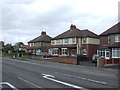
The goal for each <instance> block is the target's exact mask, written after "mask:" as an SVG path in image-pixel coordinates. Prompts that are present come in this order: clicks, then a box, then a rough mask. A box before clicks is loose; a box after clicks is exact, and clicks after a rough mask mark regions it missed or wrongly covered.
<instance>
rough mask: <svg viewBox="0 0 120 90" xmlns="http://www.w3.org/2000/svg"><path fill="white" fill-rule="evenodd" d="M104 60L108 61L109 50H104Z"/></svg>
mask: <svg viewBox="0 0 120 90" xmlns="http://www.w3.org/2000/svg"><path fill="white" fill-rule="evenodd" d="M105 58H106V59H109V58H110V51H109V49H106V50H105Z"/></svg>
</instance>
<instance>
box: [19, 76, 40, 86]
mask: <svg viewBox="0 0 120 90" xmlns="http://www.w3.org/2000/svg"><path fill="white" fill-rule="evenodd" d="M18 78H19V79H20V80H23V81H24V82H27V83H29V84H31V85H33V86H35V87H37V88H42V87H40V86H38V85H36V84H34V83H31V82H29V81H27V80H25V79H23V78H21V77H18Z"/></svg>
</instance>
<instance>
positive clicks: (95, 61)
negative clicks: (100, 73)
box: [92, 54, 100, 63]
mask: <svg viewBox="0 0 120 90" xmlns="http://www.w3.org/2000/svg"><path fill="white" fill-rule="evenodd" d="M98 58H100V55H98V54H93V56H92V63H97V59H98Z"/></svg>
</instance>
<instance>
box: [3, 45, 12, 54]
mask: <svg viewBox="0 0 120 90" xmlns="http://www.w3.org/2000/svg"><path fill="white" fill-rule="evenodd" d="M13 51H14V47H13V46H12V45H11V44H9V43H8V44H6V45H5V46H4V48H3V52H5V53H10V52H13Z"/></svg>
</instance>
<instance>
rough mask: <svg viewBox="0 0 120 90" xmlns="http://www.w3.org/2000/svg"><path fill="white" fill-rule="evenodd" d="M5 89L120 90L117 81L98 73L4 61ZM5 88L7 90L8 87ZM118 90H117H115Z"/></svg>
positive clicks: (9, 60) (2, 83) (114, 78)
mask: <svg viewBox="0 0 120 90" xmlns="http://www.w3.org/2000/svg"><path fill="white" fill-rule="evenodd" d="M0 84H1V85H2V87H7V86H8V87H13V88H17V89H20V88H39V89H42V90H47V89H48V88H65V90H66V89H68V90H70V89H81V90H85V89H86V90H87V89H92V90H93V89H95V90H96V88H112V89H113V88H118V77H117V76H116V77H115V76H110V75H104V74H102V73H101V74H99V73H95V72H93V73H91V72H90V71H89V72H87V71H86V72H85V71H83V70H82V69H81V70H77V69H72V67H71V68H70V67H69V68H64V67H63V66H62V64H61V66H59V67H57V65H47V64H46V65H45V64H37V63H31V62H27V61H20V60H13V59H8V58H3V59H2V82H0ZM5 85H6V86H5ZM113 90H115V89H113Z"/></svg>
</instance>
